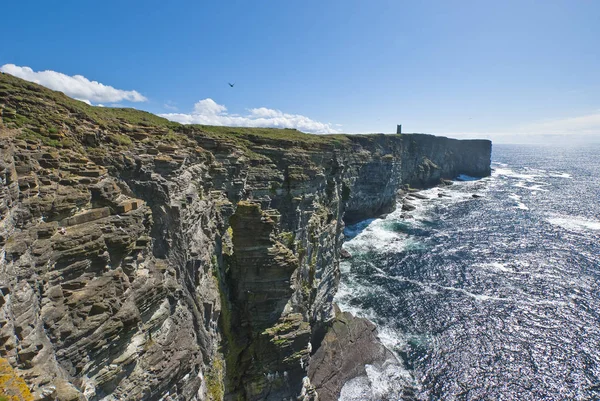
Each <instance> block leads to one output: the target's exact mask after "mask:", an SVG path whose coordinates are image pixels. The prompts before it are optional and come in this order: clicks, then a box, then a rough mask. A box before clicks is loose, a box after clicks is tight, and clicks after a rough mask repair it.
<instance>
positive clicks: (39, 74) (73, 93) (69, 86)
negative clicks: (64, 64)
mask: <svg viewBox="0 0 600 401" xmlns="http://www.w3.org/2000/svg"><path fill="white" fill-rule="evenodd" d="M0 71H2V72H5V73H7V74H11V75H14V76H16V77H19V78H22V79H25V80H27V81H31V82H35V83H36V84H40V85H43V86H45V87H47V88H50V89H53V90H57V91H61V92H64V93H65V95H67V96H70V97H72V98H75V99H77V100H81V101H82V102H86V103H88V104H90V103H92V102H93V103H97V102H119V101H121V100H128V101H130V102H145V101H146V100H148V99H146V98H145V97H144V96H142V95H141V94H140V93H139V92H137V91H134V90H132V91H126V90H122V89H116V88H113V87H112V86H108V85H104V84H101V83H100V82H97V81H90V80H89V79H87V78H86V77H84V76H82V75H73V76H69V75H65V74H63V73H60V72H56V71H50V70H46V71H33V70H32V69H31V68H29V67H20V66H18V65H14V64H4V65H3V66H2V67H0Z"/></svg>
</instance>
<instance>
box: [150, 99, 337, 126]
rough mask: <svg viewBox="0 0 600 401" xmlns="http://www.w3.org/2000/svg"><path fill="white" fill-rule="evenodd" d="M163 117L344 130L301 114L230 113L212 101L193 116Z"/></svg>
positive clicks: (199, 104)
mask: <svg viewBox="0 0 600 401" xmlns="http://www.w3.org/2000/svg"><path fill="white" fill-rule="evenodd" d="M159 115H160V116H161V117H164V118H167V119H169V120H171V121H176V122H178V123H182V124H205V125H225V126H233V127H263V128H296V129H298V130H300V131H304V132H310V133H313V134H333V133H339V132H340V131H339V130H337V129H335V128H334V127H333V125H332V124H329V123H322V122H319V121H315V120H312V119H310V118H308V117H306V116H303V115H300V114H288V113H284V112H282V111H279V110H275V109H269V108H266V107H259V108H255V109H249V110H248V113H247V114H245V115H239V114H230V113H228V112H227V107H225V106H223V105H221V104H218V103H217V102H215V101H214V100H212V99H210V98H206V99H203V100H200V101H198V102H196V104H195V105H194V109H193V111H192V112H191V113H189V114H185V113H165V114H159Z"/></svg>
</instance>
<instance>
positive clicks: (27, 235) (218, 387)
mask: <svg viewBox="0 0 600 401" xmlns="http://www.w3.org/2000/svg"><path fill="white" fill-rule="evenodd" d="M0 115H1V117H2V119H1V121H0V139H1V142H0V177H1V178H2V181H1V186H0V218H1V219H0V246H1V247H2V248H1V251H0V293H1V295H0V357H2V358H5V359H7V360H8V361H9V363H10V364H11V365H12V366H13V367H14V368H15V369H16V371H17V372H18V373H19V375H20V376H22V377H23V378H24V379H25V380H26V382H27V383H28V384H29V385H30V387H31V389H32V391H33V393H34V394H36V395H37V396H38V397H42V398H44V399H60V400H77V399H82V400H83V399H88V400H98V399H107V400H111V399H114V400H122V399H132V400H135V399H137V400H141V399H145V400H154V399H156V400H157V399H160V398H164V399H172V400H193V399H198V400H220V399H223V398H225V399H231V400H236V399H240V400H243V399H248V400H282V399H295V397H296V396H297V395H298V394H300V392H301V391H304V392H305V393H306V399H309V398H310V397H311V393H312V390H311V388H310V386H309V385H308V383H307V382H306V381H304V390H302V386H303V377H305V376H306V375H307V366H308V362H309V356H310V353H311V349H312V353H314V352H315V351H317V349H318V347H319V345H320V344H321V341H322V339H323V338H324V337H325V336H326V333H327V331H328V329H329V327H330V323H331V321H332V318H333V308H332V299H333V296H334V294H335V292H336V289H337V285H338V281H339V268H338V264H339V250H340V247H341V244H342V241H343V234H342V231H343V227H344V222H354V221H358V220H360V219H363V218H367V217H373V216H376V215H378V214H381V213H385V212H387V211H390V210H392V209H393V208H394V206H395V200H396V193H397V191H398V189H399V188H401V187H402V186H403V185H410V186H413V187H425V186H430V185H434V184H437V183H438V182H439V181H440V179H442V178H454V177H455V176H457V175H458V174H459V173H464V174H469V175H474V176H485V175H488V174H489V173H490V151H491V144H490V142H489V141H457V140H452V139H447V138H438V137H433V136H428V135H366V136H344V135H334V136H313V135H305V134H301V133H298V132H297V131H294V130H270V129H242V128H224V127H204V126H181V125H178V124H175V123H170V122H168V121H166V120H163V119H160V118H158V117H156V116H153V115H150V114H148V113H143V112H137V111H133V110H130V109H100V108H93V107H90V106H87V105H85V104H83V103H81V102H78V101H74V100H72V99H69V98H67V97H65V96H63V95H62V94H58V93H56V92H52V91H49V90H47V89H44V88H41V87H39V86H37V85H35V84H31V83H27V82H24V81H21V80H18V79H16V78H14V77H11V76H8V75H0ZM309 343H310V344H311V345H309ZM307 390H308V391H307ZM313 390H314V389H313Z"/></svg>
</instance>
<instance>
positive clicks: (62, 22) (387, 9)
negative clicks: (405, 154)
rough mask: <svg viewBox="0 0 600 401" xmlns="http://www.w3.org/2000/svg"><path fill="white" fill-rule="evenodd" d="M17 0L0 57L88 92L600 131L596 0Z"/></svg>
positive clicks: (330, 124) (510, 136)
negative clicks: (231, 85) (51, 72)
mask: <svg viewBox="0 0 600 401" xmlns="http://www.w3.org/2000/svg"><path fill="white" fill-rule="evenodd" d="M25 3H26V2H7V3H6V4H3V6H2V14H3V15H4V18H3V19H2V24H0V35H1V37H2V38H3V40H2V46H1V47H0V66H4V67H2V68H3V69H4V70H5V71H6V72H9V73H14V74H15V75H17V74H21V75H22V76H23V77H28V79H31V80H37V81H38V82H40V83H42V84H45V85H46V86H50V87H54V88H55V89H57V88H58V89H62V90H63V91H65V92H66V93H67V94H69V95H71V96H73V97H79V98H80V99H83V100H90V101H91V102H92V103H93V104H103V105H105V106H109V105H111V104H119V105H123V106H131V107H136V108H140V109H144V110H148V111H151V112H154V113H157V114H165V115H168V116H169V117H170V118H172V119H175V120H178V121H182V122H212V123H217V124H219V123H227V124H249V125H269V124H270V125H277V124H279V125H280V126H286V125H292V126H297V127H299V128H301V129H304V130H307V131H310V130H312V131H315V132H327V131H329V132H331V131H343V132H350V133H355V132H393V131H394V130H395V126H396V124H397V123H402V124H403V127H404V131H407V132H429V133H436V134H448V135H452V136H457V137H477V136H487V137H491V138H492V139H495V140H497V141H500V142H521V141H530V140H532V138H534V139H535V140H539V135H541V134H553V135H555V136H556V135H568V137H569V138H584V139H585V138H591V137H592V136H594V135H595V134H598V133H600V2H599V1H591V0H590V1H576V0H569V1H552V0H550V1H527V0H519V1H453V0H445V1H419V2H415V1H410V2H409V1H383V0H373V1H353V0H331V1H312V0H304V1H301V2H300V1H283V2H275V1H249V0H245V1H219V2H217V1H171V2H165V1H143V2H142V1H132V0H131V1H118V2H117V1H102V2H91V1H77V2H74V1H61V2H48V1H34V2H28V4H25ZM7 65H9V66H8V67H7ZM11 65H14V66H11ZM24 67H29V68H30V69H31V71H29V70H27V69H25V68H24ZM11 68H12V69H11ZM40 71H53V72H55V73H56V74H54V75H52V74H50V73H46V74H45V75H39V74H38V73H39V72H40ZM60 74H65V75H66V76H74V75H81V76H83V77H85V79H83V80H82V79H80V78H79V79H78V80H71V81H70V80H69V79H68V77H65V76H63V75H60ZM87 80H89V81H88V82H86V81H87ZM91 81H97V82H99V83H101V84H103V85H105V86H110V87H112V88H114V91H112V92H111V91H110V90H108V89H107V88H106V87H99V86H98V85H94V84H92V83H89V82H91ZM228 82H235V87H234V88H231V87H229V85H228V84H227V83H228ZM60 85H62V86H60ZM73 85H74V86H75V88H73ZM119 91H121V92H119ZM123 91H126V92H123ZM131 91H135V93H137V94H138V95H139V97H136V96H137V95H135V94H134V92H131ZM131 100H137V101H133V102H132V101H131Z"/></svg>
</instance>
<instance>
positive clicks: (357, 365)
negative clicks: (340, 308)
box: [308, 312, 398, 401]
mask: <svg viewBox="0 0 600 401" xmlns="http://www.w3.org/2000/svg"><path fill="white" fill-rule="evenodd" d="M386 361H390V363H396V364H397V363H398V362H397V360H396V358H395V356H394V355H393V354H392V353H391V352H390V351H389V350H388V349H387V348H385V346H383V344H381V341H380V340H379V339H378V338H377V328H376V327H375V325H374V324H373V323H371V322H370V321H368V320H367V319H364V318H358V317H355V316H353V315H352V314H350V313H349V312H338V313H337V315H336V317H335V319H334V321H333V323H332V325H331V328H330V329H329V330H328V332H327V334H326V335H325V338H324V339H323V342H322V343H321V346H320V347H319V349H318V350H317V352H315V354H314V355H313V356H312V357H311V359H310V364H309V369H308V377H309V378H310V382H311V384H312V385H313V386H314V387H315V389H316V391H317V393H318V394H319V400H321V401H335V400H337V399H338V397H339V394H340V391H341V389H342V387H343V386H344V384H345V383H346V382H347V381H349V380H350V379H353V378H355V377H358V376H362V375H365V374H366V370H365V365H366V364H371V365H373V364H383V363H385V362H386Z"/></svg>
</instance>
